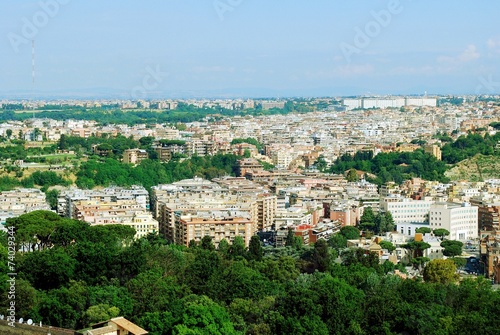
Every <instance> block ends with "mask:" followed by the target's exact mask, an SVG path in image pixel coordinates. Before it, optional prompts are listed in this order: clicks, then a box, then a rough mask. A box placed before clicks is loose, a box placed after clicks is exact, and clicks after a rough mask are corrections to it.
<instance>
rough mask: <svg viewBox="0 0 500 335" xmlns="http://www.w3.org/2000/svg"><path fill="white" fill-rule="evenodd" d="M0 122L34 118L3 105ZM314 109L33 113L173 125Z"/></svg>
mask: <svg viewBox="0 0 500 335" xmlns="http://www.w3.org/2000/svg"><path fill="white" fill-rule="evenodd" d="M2 109H3V112H1V113H0V121H1V120H25V119H28V118H31V117H32V116H33V112H32V111H25V112H22V113H14V112H13V111H14V110H17V111H23V108H22V106H21V105H13V104H6V105H4V106H2ZM313 110H315V107H314V106H309V105H307V104H304V103H301V102H298V101H297V102H294V101H288V102H286V103H285V106H284V108H271V109H268V110H263V109H262V108H261V107H260V105H257V106H256V107H255V108H250V109H244V110H233V109H227V108H223V107H213V108H208V107H196V106H194V105H188V104H186V103H183V102H179V104H178V105H177V108H176V109H175V110H151V109H143V110H127V111H124V110H121V109H119V108H117V106H104V107H102V108H84V107H76V106H75V107H67V106H66V107H64V106H45V107H43V108H41V109H40V110H37V111H36V115H37V117H39V118H50V119H54V120H67V119H75V120H95V121H98V122H100V123H102V124H129V125H132V124H138V123H176V122H194V121H200V120H202V119H203V118H206V117H208V116H213V117H215V118H217V117H220V116H236V115H253V116H256V115H273V114H288V113H293V112H297V113H307V112H311V111H313Z"/></svg>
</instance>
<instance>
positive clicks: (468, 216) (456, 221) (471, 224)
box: [429, 202, 478, 241]
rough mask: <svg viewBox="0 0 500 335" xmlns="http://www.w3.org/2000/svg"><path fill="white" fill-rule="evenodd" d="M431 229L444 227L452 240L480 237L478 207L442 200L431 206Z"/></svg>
mask: <svg viewBox="0 0 500 335" xmlns="http://www.w3.org/2000/svg"><path fill="white" fill-rule="evenodd" d="M429 225H430V228H431V229H436V228H443V229H446V230H448V231H449V232H450V236H449V238H450V239H451V240H459V241H466V240H471V239H475V238H477V237H478V207H477V206H471V204H469V203H462V204H459V203H453V202H440V203H436V204H434V205H432V206H431V207H430V213H429Z"/></svg>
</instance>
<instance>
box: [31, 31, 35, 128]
mask: <svg viewBox="0 0 500 335" xmlns="http://www.w3.org/2000/svg"><path fill="white" fill-rule="evenodd" d="M31 77H32V83H31V97H32V98H33V100H34V97H35V40H31ZM34 118H35V107H34V105H33V119H34Z"/></svg>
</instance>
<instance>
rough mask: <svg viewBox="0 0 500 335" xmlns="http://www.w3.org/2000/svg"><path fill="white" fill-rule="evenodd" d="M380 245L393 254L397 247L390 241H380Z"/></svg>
mask: <svg viewBox="0 0 500 335" xmlns="http://www.w3.org/2000/svg"><path fill="white" fill-rule="evenodd" d="M380 247H381V248H382V249H386V250H387V251H389V253H391V254H392V252H393V251H394V250H396V247H395V246H394V244H392V243H391V242H389V241H380Z"/></svg>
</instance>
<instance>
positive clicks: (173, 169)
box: [76, 154, 241, 188]
mask: <svg viewBox="0 0 500 335" xmlns="http://www.w3.org/2000/svg"><path fill="white" fill-rule="evenodd" d="M240 158H241V157H239V156H236V155H231V154H229V155H214V156H204V157H199V156H193V157H191V158H189V159H185V160H182V161H181V160H178V159H173V160H171V161H169V162H168V163H160V162H158V161H153V160H149V159H148V160H143V161H142V162H141V163H140V164H139V165H137V166H135V167H132V166H131V165H128V164H123V163H120V162H119V161H117V160H114V159H110V158H105V159H89V160H88V161H87V162H83V163H82V164H81V165H80V168H79V170H78V172H77V174H76V175H77V180H76V184H77V185H78V186H79V187H82V188H93V187H94V186H97V185H100V186H108V185H110V184H112V185H118V186H130V185H134V184H140V185H143V186H144V187H146V188H150V187H151V186H155V185H158V184H168V183H172V182H175V181H178V180H182V179H188V178H193V177H194V176H199V177H203V178H206V179H212V178H216V177H221V176H224V175H234V174H235V172H236V161H237V160H238V159H240Z"/></svg>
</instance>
